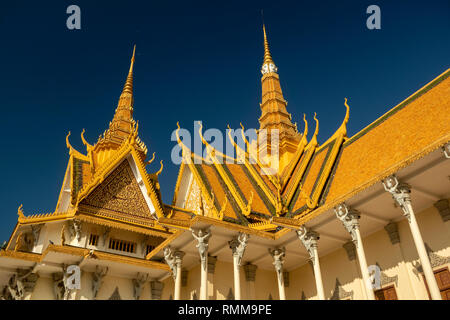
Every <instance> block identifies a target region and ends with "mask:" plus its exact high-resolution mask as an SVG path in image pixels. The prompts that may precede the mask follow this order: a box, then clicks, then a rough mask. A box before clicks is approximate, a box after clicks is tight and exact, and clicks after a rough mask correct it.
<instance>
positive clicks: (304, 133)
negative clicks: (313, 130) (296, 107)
mask: <svg viewBox="0 0 450 320" xmlns="http://www.w3.org/2000/svg"><path fill="white" fill-rule="evenodd" d="M303 122H304V123H305V130H304V131H303V137H306V136H307V135H308V121H306V114H303Z"/></svg>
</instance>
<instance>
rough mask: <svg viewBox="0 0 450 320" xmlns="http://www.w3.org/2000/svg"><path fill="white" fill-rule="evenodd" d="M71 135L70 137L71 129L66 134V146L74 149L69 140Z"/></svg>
mask: <svg viewBox="0 0 450 320" xmlns="http://www.w3.org/2000/svg"><path fill="white" fill-rule="evenodd" d="M69 137H70V131H69V133H68V134H67V136H66V146H67V149H72V145H71V144H70V142H69Z"/></svg>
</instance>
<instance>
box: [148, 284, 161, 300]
mask: <svg viewBox="0 0 450 320" xmlns="http://www.w3.org/2000/svg"><path fill="white" fill-rule="evenodd" d="M163 289H164V283H163V282H161V281H156V280H155V281H150V296H151V298H152V300H161V295H162V291H163Z"/></svg>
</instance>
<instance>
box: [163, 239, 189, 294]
mask: <svg viewBox="0 0 450 320" xmlns="http://www.w3.org/2000/svg"><path fill="white" fill-rule="evenodd" d="M163 253H164V260H166V263H167V264H168V265H169V267H170V270H171V271H172V277H173V280H174V281H175V286H174V300H180V293H181V261H182V259H183V256H184V252H181V251H176V252H175V253H174V252H173V250H172V248H171V247H170V246H169V247H165V248H164V250H163Z"/></svg>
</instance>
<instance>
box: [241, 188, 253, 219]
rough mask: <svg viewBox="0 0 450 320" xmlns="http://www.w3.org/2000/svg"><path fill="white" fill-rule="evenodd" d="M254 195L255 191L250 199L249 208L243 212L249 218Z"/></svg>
mask: <svg viewBox="0 0 450 320" xmlns="http://www.w3.org/2000/svg"><path fill="white" fill-rule="evenodd" d="M253 195H254V194H253V191H251V193H250V198H249V199H248V202H247V207H246V208H245V210H244V211H243V212H242V213H243V214H244V215H245V216H248V215H249V214H250V213H251V212H252V203H253Z"/></svg>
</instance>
